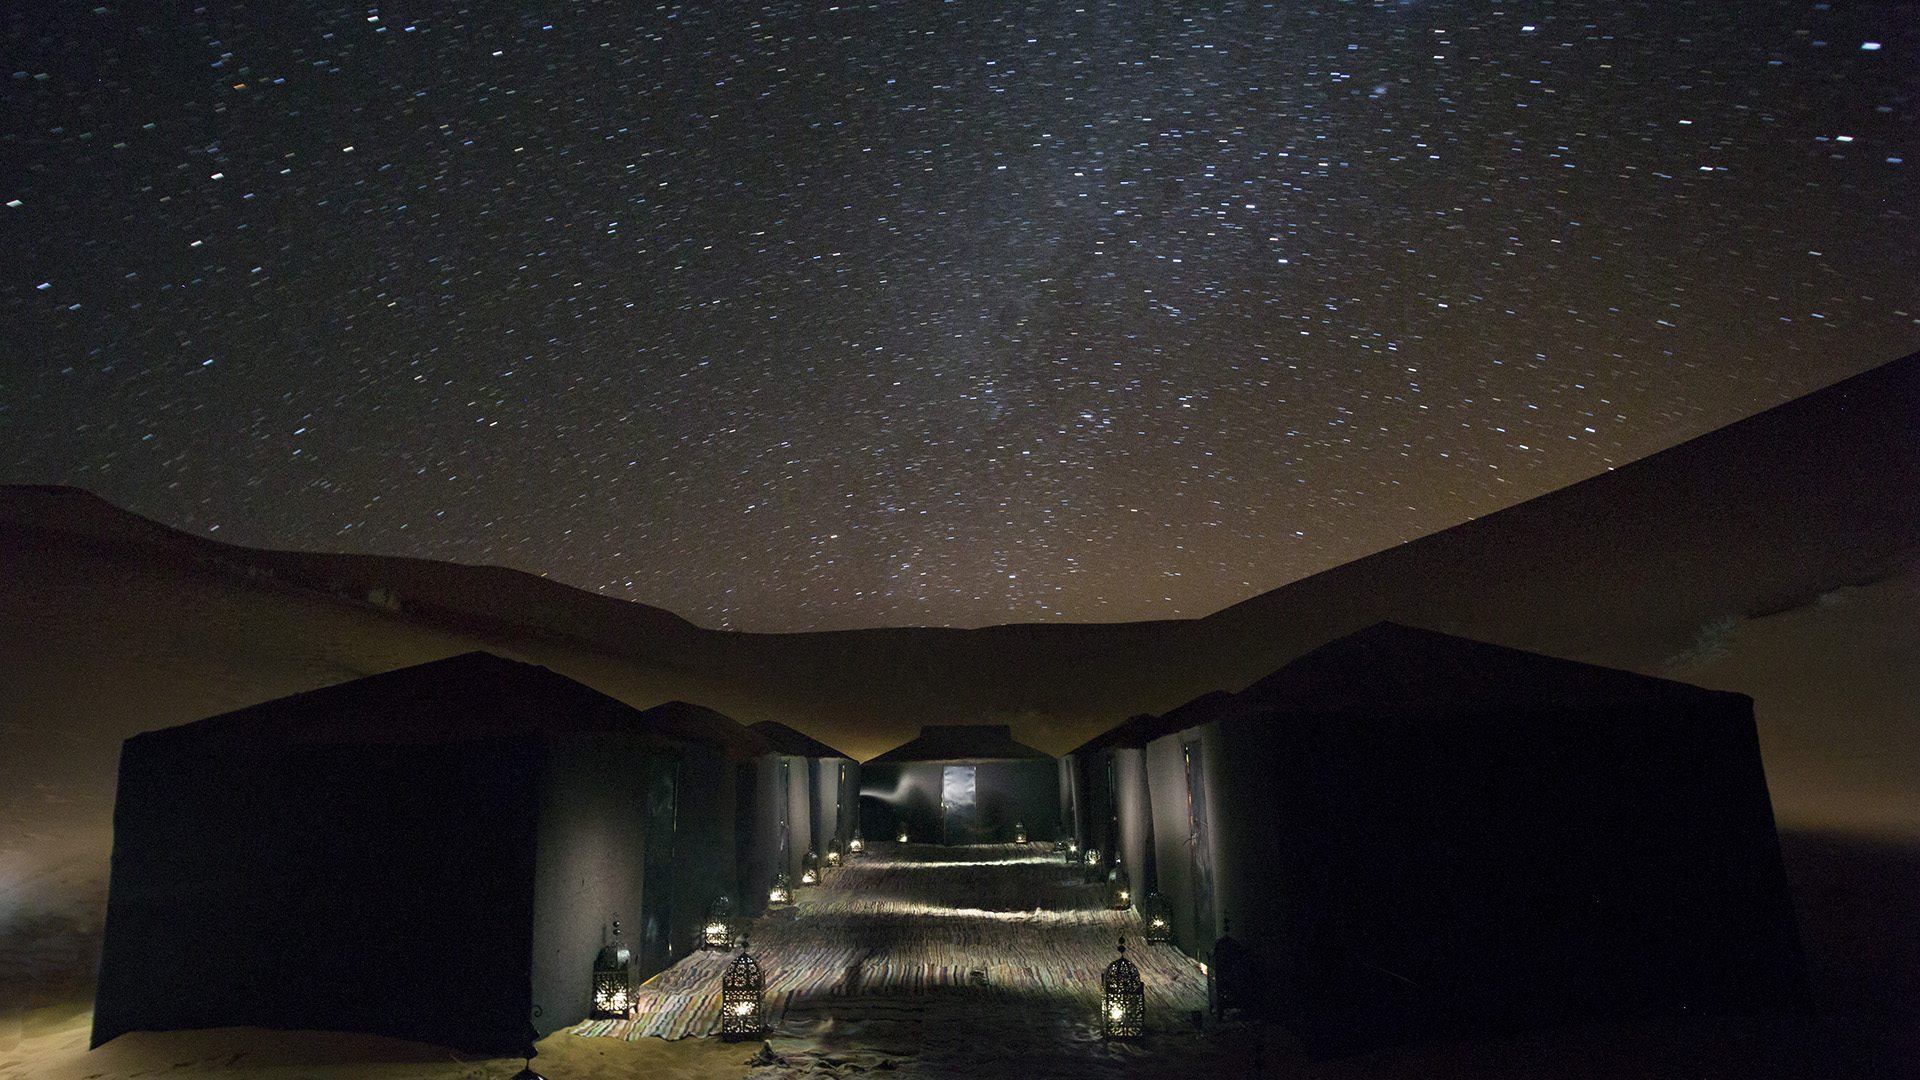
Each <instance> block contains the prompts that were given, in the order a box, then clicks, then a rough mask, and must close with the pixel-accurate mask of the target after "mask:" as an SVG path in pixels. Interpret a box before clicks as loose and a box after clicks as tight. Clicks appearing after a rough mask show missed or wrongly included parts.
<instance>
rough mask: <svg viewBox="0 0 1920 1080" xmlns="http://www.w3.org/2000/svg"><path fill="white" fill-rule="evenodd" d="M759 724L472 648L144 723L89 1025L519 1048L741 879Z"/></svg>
mask: <svg viewBox="0 0 1920 1080" xmlns="http://www.w3.org/2000/svg"><path fill="white" fill-rule="evenodd" d="M765 753H766V745H765V743H764V742H763V741H762V740H760V739H759V738H758V737H756V736H753V735H752V734H750V733H749V732H747V730H746V729H744V728H742V727H740V726H739V725H738V724H735V723H733V721H731V720H728V719H727V718H726V717H723V716H721V715H720V714H718V713H715V712H712V711H711V710H707V709H703V708H700V707H698V706H693V705H686V704H684V703H678V702H676V703H673V704H670V705H663V706H661V707H659V708H656V709H652V710H649V711H647V712H644V713H643V712H641V711H639V710H637V709H634V708H632V707H630V706H628V705H625V704H623V703H621V702H619V701H617V700H615V699H613V698H611V697H607V696H606V695H604V694H601V693H599V692H597V691H595V690H592V689H590V688H588V687H586V686H583V685H581V684H579V683H577V682H574V681H573V680H571V679H567V678H564V677H562V676H560V675H557V674H555V673H553V672H551V671H549V670H547V669H546V668H542V667H535V666H532V665H528V664H521V663H516V662H514V661H510V660H504V659H501V658H500V657H497V656H493V655H491V654H488V653H481V652H475V653H467V654H465V655H462V656H455V657H452V658H449V659H446V660H440V661H436V662H433V663H428V664H421V665H419V666H416V667H410V668H404V669H401V670H398V671H390V672H387V673H385V674H381V675H374V676H371V677H368V678H364V679H359V680H356V681H354V682H349V683H344V684H341V685H338V686H332V687H327V688H324V689H321V690H315V691H312V692H309V693H304V694H298V695H295V696H293V697H289V698H283V699H280V700H278V701H270V702H266V703H264V704H261V705H256V706H252V707H250V708H246V709H241V710H238V711H236V712H232V713H227V714H224V715H221V716H216V717H212V718H210V719H206V720H201V721H198V722H196V723H192V724H186V725H183V726H180V727H175V728H169V729H167V730H164V731H155V732H148V733H146V734H143V735H137V736H135V737H133V738H131V739H128V740H127V741H126V744H125V745H124V747H123V749H122V751H121V758H120V786H119V793H118V799H117V802H116V804H115V808H114V849H113V869H112V879H111V885H110V893H109V897H108V903H107V922H106V929H105V937H104V941H103V943H102V957H101V962H100V979H99V988H98V992H97V996H96V1001H95V1010H94V1026H93V1042H94V1045H99V1044H101V1043H103V1042H105V1041H107V1040H109V1039H112V1038H114V1037H115V1036H117V1035H120V1034H122V1033H123V1032H127V1031H135V1030H179V1029H190V1028H208V1027H223V1026H231V1025H256V1026H261V1027H272V1028H285V1029H318V1030H336V1031H361V1032H369V1033H374V1034H381V1035H389V1036H395V1037H398V1038H405V1039H414V1040H420V1041H425V1042H433V1043H440V1044H443V1045H448V1046H453V1047H457V1048H460V1049H463V1050H468V1051H476V1052H483V1053H492V1054H517V1053H519V1052H521V1051H522V1050H523V1049H524V1048H525V1047H526V1045H527V1034H528V1029H529V1025H530V1024H531V1026H532V1027H533V1028H534V1029H536V1030H537V1031H538V1032H539V1033H540V1034H543V1035H544V1034H546V1033H548V1032H551V1031H553V1030H555V1029H557V1028H559V1027H562V1026H564V1025H566V1024H569V1023H573V1022H575V1021H577V1020H580V1019H582V1018H583V1017H584V1016H586V1014H587V1012H588V1010H589V1008H590V1004H591V974H592V968H593V963H594V958H595V955H596V954H597V953H598V951H599V949H600V947H601V945H602V944H603V943H604V942H605V941H606V939H607V935H608V928H609V927H610V924H611V923H612V921H613V919H614V918H616V917H618V918H619V919H620V920H621V922H622V923H623V926H624V929H625V930H626V933H625V935H623V940H624V941H626V942H628V943H629V944H630V946H631V947H632V949H633V952H634V954H635V967H636V968H637V970H636V971H635V972H634V975H635V977H636V978H646V977H648V976H650V975H651V974H653V973H654V972H655V971H657V970H660V969H661V968H663V967H665V966H667V965H669V964H671V963H672V962H673V961H674V960H675V959H677V958H678V957H680V956H683V955H686V953H687V952H688V951H690V950H692V949H694V948H696V947H697V942H698V933H699V928H700V925H701V920H702V919H703V917H704V915H705V911H706V905H707V903H708V902H709V901H710V900H711V898H712V896H713V895H714V894H715V893H717V892H722V891H732V890H733V889H734V888H735V887H736V881H735V874H736V870H735V865H736V864H735V859H734V835H733V834H734V827H735V823H734V820H733V819H734V808H735V805H736V799H735V785H736V779H737V776H738V769H739V766H740V764H741V763H750V762H752V761H753V760H756V759H758V758H759V757H761V756H762V755H764V754H765Z"/></svg>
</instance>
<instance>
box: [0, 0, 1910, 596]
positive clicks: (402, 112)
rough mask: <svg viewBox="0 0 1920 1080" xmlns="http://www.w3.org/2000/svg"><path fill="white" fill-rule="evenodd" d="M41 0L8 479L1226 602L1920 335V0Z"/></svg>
mask: <svg viewBox="0 0 1920 1080" xmlns="http://www.w3.org/2000/svg"><path fill="white" fill-rule="evenodd" d="M39 6H40V7H43V8H54V9H56V10H52V11H41V12H38V13H29V12H28V11H26V8H27V7H28V5H16V6H15V7H14V8H12V9H11V10H9V12H8V13H6V14H5V15H4V16H0V18H3V19H4V20H5V22H4V24H3V25H4V35H5V36H4V46H3V47H4V51H5V58H6V64H5V68H4V71H0V86H3V89H0V93H4V106H5V107H4V114H3V115H0V157H3V158H4V160H3V161H0V203H4V204H5V205H4V207H0V242H4V245H5V247H4V250H6V251H7V252H8V253H9V255H8V257H7V258H6V260H5V261H4V263H0V481H6V482H16V483H60V484H73V485H78V486H82V487H85V488H88V489H90V490H92V491H95V492H97V493H99V494H101V495H103V496H105V497H106V498H108V499H110V500H112V501H114V502H116V503H118V504H120V505H122V506H125V507H127V508H129V509H132V510H134V511H136V512H139V513H142V514H145V515H147V516H150V517H153V518H156V519H158V520H161V521H164V522H166V523H168V524H171V525H174V526H176V527H179V528H183V529H187V530H189V531H192V532H195V533H199V534H202V535H207V536H212V537H215V538H218V539H223V540H228V541H232V542H235V543H243V544H251V545H260V546H269V547H280V548H299V549H308V550H327V551H352V552H368V553H377V554H389V555H410V556H418V557H425V558H434V559H445V560H452V561H457V562H467V563H498V564H504V565H508V566H514V567H518V568H520V569H524V570H529V571H533V572H536V573H545V574H548V575H550V576H552V577H554V578H557V579H560V580H563V581H567V582H570V583H572V584H575V585H579V586H581V587H583V588H587V589H594V590H599V591H601V592H604V593H606V594H608V595H613V596H618V597H623V598H628V599H633V600H638V601H643V602H645V603H649V604H654V605H657V606H660V607H664V608H668V609H670V610H672V611H674V612H677V613H679V614H681V615H683V616H685V617H687V618H689V619H691V620H693V621H694V622H696V623H700V624H702V625H705V626H713V627H729V628H735V629H742V630H762V631H791V630H813V629H839V628H848V627H859V626H881V625H952V626H978V625H988V624H994V623H1005V622H1018V621H1116V620H1131V619H1143V618H1169V617H1198V616H1202V615H1206V614H1208V613H1210V612H1212V611H1215V610H1217V609H1219V608H1221V607H1223V606H1226V605H1228V604H1231V603H1233V602H1235V601H1238V600H1241V599H1244V598H1246V597H1248V596H1252V595H1255V594H1257V593H1260V592H1263V591H1266V590H1268V589H1271V588H1274V587H1277V586H1279V585H1282V584H1285V583H1286V582H1288V581H1291V580H1294V579H1296V578H1298V577H1301V576H1304V575H1306V574H1309V573H1312V572H1314V571H1317V570H1320V569H1324V568H1326V567H1329V566H1332V565H1336V564H1338V563H1341V562H1345V561H1347V560H1349V559H1352V558H1355V557H1358V556H1360V555H1363V554H1366V553H1368V552H1370V551H1374V550H1378V549H1380V548H1382V547H1386V546H1389V545H1391V544H1394V543H1397V542H1399V541H1402V540H1406V539H1410V538H1413V537H1415V536H1419V535H1422V534H1425V533H1427V532H1431V531H1433V530H1435V529H1439V528H1444V527H1446V526H1448V525H1451V524H1454V523H1457V522H1459V521H1462V520H1465V519H1467V518H1470V517H1474V516H1477V515H1480V514H1484V513H1488V512H1490V511H1492V510H1495V509H1498V508H1500V507H1502V506H1505V505H1509V504H1511V503H1513V502H1516V501H1519V500H1521V499H1524V498H1528V497H1531V496H1534V495H1538V494H1540V493H1542V492H1545V491H1548V490H1551V489H1553V488H1555V487H1559V486H1561V485H1564V484H1566V483H1570V482H1572V481H1575V480H1578V479H1580V478H1583V477H1586V476H1590V475H1593V474H1595V473H1597V472H1600V471H1603V470H1605V469H1606V468H1608V467H1609V466H1610V465H1615V464H1621V463H1624V462H1626V461H1630V460H1632V459H1634V458H1636V457H1640V456H1642V455H1644V454H1647V453H1650V452H1652V451H1655V450H1658V449H1661V448H1663V447H1665V446H1669V445H1672V444H1673V443H1675V442H1678V441H1681V440H1683V439H1685V438H1688V437H1691V436H1693V435H1697V434H1700V433H1702V432H1705V431H1708V430H1711V429H1713V428H1715V427H1718V426H1721V425H1723V424H1725V423H1728V422H1731V421H1732V420H1735V419H1738V418H1740V417H1742V416H1745V415H1748V414H1750V413H1752V412H1754V411H1757V410H1759V409H1762V408H1765V407H1768V406H1771V405H1774V404H1777V403H1779V402H1782V401H1785V400H1788V399H1790V398H1792V397H1795V396H1797V395H1799V394H1802V393H1805V392H1807V391H1809V390H1812V389H1815V388H1817V387H1820V386H1823V385H1826V384H1827V383H1830V382H1833V381H1835V380H1837V379H1839V378H1842V377H1845V376H1847V375H1851V374H1854V373H1856V372H1858V371H1861V370H1864V369H1866V368H1869V367H1872V366H1875V365H1877V364H1880V363H1884V362H1886V361H1889V360H1892V359H1894V358H1896V357H1898V356H1901V355H1904V354H1905V353H1907V352H1910V351H1912V350H1913V349H1915V348H1916V347H1920V232H1917V231H1916V211H1920V183H1917V182H1916V180H1917V178H1920V173H1917V172H1916V169H1920V134H1917V133H1920V101H1916V92H1917V91H1920V63H1916V50H1920V19H1916V18H1914V17H1913V15H1914V12H1913V9H1912V8H1911V7H1902V6H1900V5H1879V6H1874V5H1854V4H1833V5H1829V4H1825V3H1797V2H1796V3H1772V4H1769V3H1749V2H1742V3H1707V2H1686V0H1649V2H1644V3H1638V2H1625V0H1611V2H1579V0H1569V2H1552V3H1524V4H1523V3H1504V4H1502V3H1492V4H1489V3H1446V2H1434V0H1410V2H1391V3H1367V2H1334V0H1302V2H1298V3H1284V4H1258V3H1223V4H1204V5H1203V4H1193V5H1174V4H1155V5H1148V4H1137V3H1126V4H1105V3H1098V2H1094V0H1085V2H1082V3H1078V4H1076V2H1075V0H1063V2H1061V3H1047V4H1035V5H1032V6H1030V7H1026V8H1016V7H1013V6H1001V5H992V4H986V3H972V2H964V0H961V2H945V3H939V2H902V3H885V4H876V5H858V4H855V5H846V4H841V5H835V4H832V3H821V2H808V3H804V4H799V3H778V4H765V5H749V4H745V3H742V4H720V5H715V6H701V5H696V4H655V3H646V2H640V3H548V4H539V3H528V4H515V5H507V4H489V5H477V4H476V5H474V6H472V7H470V8H460V7H458V6H456V5H455V4H452V3H446V4H422V5H417V6H411V7H407V6H386V5H382V6H379V7H371V6H359V7H336V6H326V5H318V4H314V3H309V2H305V0H287V2H284V3H274V4H258V5H240V4H211V5H208V6H206V7H202V8H197V9H196V8H191V7H188V6H187V5H174V4H167V5H152V4H110V5H108V6H104V7H89V6H88V5H86V4H84V3H82V4H61V5H39Z"/></svg>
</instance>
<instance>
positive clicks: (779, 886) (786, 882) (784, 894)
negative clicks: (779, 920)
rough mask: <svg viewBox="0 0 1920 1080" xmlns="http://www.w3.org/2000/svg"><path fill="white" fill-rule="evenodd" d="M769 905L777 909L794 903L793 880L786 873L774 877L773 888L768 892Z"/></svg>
mask: <svg viewBox="0 0 1920 1080" xmlns="http://www.w3.org/2000/svg"><path fill="white" fill-rule="evenodd" d="M767 903H769V904H772V905H774V906H776V907H778V906H780V905H782V904H791V903H793V879H792V878H790V877H788V876H787V875H786V872H785V871H782V872H780V873H778V874H775V875H773V888H771V889H768V890H767Z"/></svg>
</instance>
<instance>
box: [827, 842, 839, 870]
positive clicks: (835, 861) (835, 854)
mask: <svg viewBox="0 0 1920 1080" xmlns="http://www.w3.org/2000/svg"><path fill="white" fill-rule="evenodd" d="M840 862H841V859H840V838H839V837H837V836H836V837H834V838H833V839H832V840H829V841H827V869H829V870H838V869H840Z"/></svg>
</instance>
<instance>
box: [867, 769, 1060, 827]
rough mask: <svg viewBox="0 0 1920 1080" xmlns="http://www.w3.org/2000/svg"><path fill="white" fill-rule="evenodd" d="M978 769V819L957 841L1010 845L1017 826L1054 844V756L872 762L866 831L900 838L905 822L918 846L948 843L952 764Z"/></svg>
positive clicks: (1056, 808) (1056, 772)
mask: <svg viewBox="0 0 1920 1080" xmlns="http://www.w3.org/2000/svg"><path fill="white" fill-rule="evenodd" d="M950 765H951V766H962V767H969V768H972V769H973V770H974V819H973V828H972V832H971V834H970V835H969V837H967V838H965V839H963V840H955V841H954V842H956V843H959V842H971V843H988V844H1009V843H1012V842H1013V827H1014V825H1015V824H1016V823H1024V824H1025V825H1026V826H1027V835H1028V838H1029V839H1031V840H1035V841H1041V842H1045V841H1050V840H1052V839H1054V838H1055V837H1056V836H1057V835H1058V834H1059V826H1058V824H1057V823H1056V822H1055V820H1054V817H1055V815H1056V814H1058V813H1059V808H1060V779H1059V775H1060V774H1059V766H1058V765H1057V764H1056V763H1055V761H1054V759H1053V758H1050V757H1045V758H1023V759H1011V760H980V761H946V762H940V761H921V762H900V761H870V762H867V763H866V764H864V765H862V766H860V785H861V789H860V790H861V799H860V806H861V818H860V828H861V831H862V832H863V833H864V834H865V835H866V836H868V837H869V838H873V839H879V840H892V839H894V836H895V832H894V829H895V827H896V826H897V825H898V824H899V823H901V822H904V823H906V825H907V829H908V832H909V834H910V838H911V839H912V841H913V842H914V843H926V844H939V843H945V842H947V839H948V838H947V828H946V822H945V820H944V818H943V815H942V813H941V809H940V797H941V787H942V783H943V780H944V770H945V769H946V768H947V766H950Z"/></svg>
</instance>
